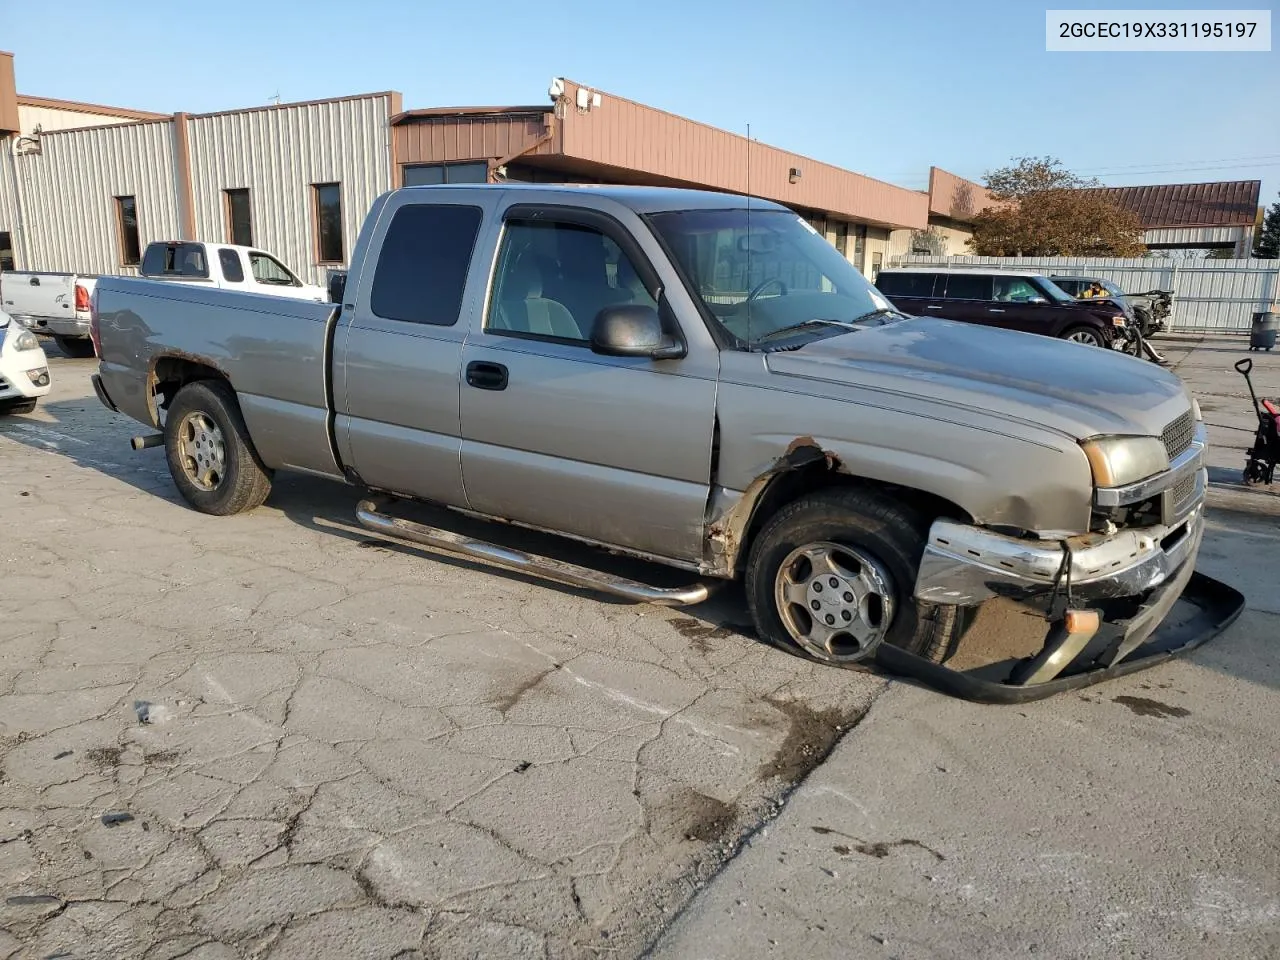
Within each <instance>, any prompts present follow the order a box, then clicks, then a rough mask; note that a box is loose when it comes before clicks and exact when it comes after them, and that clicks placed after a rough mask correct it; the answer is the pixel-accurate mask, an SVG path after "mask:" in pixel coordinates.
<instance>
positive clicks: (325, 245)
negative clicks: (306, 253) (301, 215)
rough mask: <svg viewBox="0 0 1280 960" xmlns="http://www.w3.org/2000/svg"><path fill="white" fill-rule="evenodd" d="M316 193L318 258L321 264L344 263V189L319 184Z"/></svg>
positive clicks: (314, 188)
mask: <svg viewBox="0 0 1280 960" xmlns="http://www.w3.org/2000/svg"><path fill="white" fill-rule="evenodd" d="M312 190H314V191H315V208H316V212H315V217H316V258H317V260H318V262H320V263H342V262H343V259H344V255H343V245H342V187H341V185H340V184H337V183H317V184H316V185H315V186H314V187H312Z"/></svg>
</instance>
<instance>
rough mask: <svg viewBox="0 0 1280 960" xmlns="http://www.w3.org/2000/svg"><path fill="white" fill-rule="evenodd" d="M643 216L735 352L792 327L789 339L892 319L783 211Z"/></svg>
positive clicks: (871, 292)
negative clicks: (731, 339)
mask: <svg viewBox="0 0 1280 960" xmlns="http://www.w3.org/2000/svg"><path fill="white" fill-rule="evenodd" d="M649 221H650V223H652V225H653V227H654V229H655V230H657V232H658V234H659V235H660V236H661V237H662V239H663V240H664V241H665V242H666V244H667V246H668V247H669V249H670V250H671V252H672V254H673V256H674V257H675V259H676V260H677V262H678V263H679V265H680V267H681V269H682V270H683V271H684V274H685V276H686V277H687V278H688V280H689V285H690V287H691V288H692V292H693V293H694V295H695V296H697V297H698V298H699V299H701V301H702V303H703V305H704V306H705V307H706V309H707V312H708V313H710V315H711V316H712V317H714V318H715V320H716V322H717V323H719V325H720V326H721V328H722V329H723V330H725V331H726V332H728V333H729V335H730V336H731V337H732V338H733V339H734V340H735V342H736V344H737V346H738V347H739V348H740V349H742V348H747V349H749V348H751V347H753V346H755V345H757V344H759V343H760V342H761V341H762V340H763V339H765V338H768V337H769V336H770V335H771V334H775V333H777V332H778V331H780V330H784V329H788V328H792V327H795V328H796V335H797V336H800V335H804V336H823V335H825V336H830V335H832V334H833V333H835V334H838V333H840V332H841V331H842V329H844V328H842V327H840V326H839V324H849V323H857V324H858V325H868V324H881V323H886V322H889V321H890V320H892V319H894V317H895V316H897V314H896V313H895V312H894V311H893V308H892V306H891V305H890V304H889V302H888V301H887V300H885V299H884V297H883V296H881V294H880V293H879V291H877V290H876V289H875V288H873V287H872V286H871V284H870V283H868V282H867V280H866V278H865V277H863V276H862V274H861V273H859V272H858V270H857V269H856V268H855V267H854V266H853V264H851V263H850V262H849V261H848V260H846V259H845V258H844V257H843V256H842V255H841V254H840V252H839V251H837V250H836V248H835V247H834V246H832V245H831V244H830V243H828V242H827V241H826V240H824V239H823V238H822V237H821V236H819V235H818V233H817V231H815V230H814V229H813V228H812V227H810V226H809V225H808V224H807V223H805V221H804V220H803V219H801V218H800V217H799V216H797V215H796V214H794V213H791V212H790V211H786V210H752V211H750V212H749V213H748V211H747V210H746V209H745V208H743V209H737V210H687V211H679V212H673V213H658V214H653V215H652V216H650V217H649ZM880 311H889V313H887V314H884V313H879V312H880ZM815 320H820V321H826V322H824V323H813V322H811V321H815ZM799 325H803V326H799ZM776 339H778V338H775V340H776Z"/></svg>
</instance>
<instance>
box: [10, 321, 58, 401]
mask: <svg viewBox="0 0 1280 960" xmlns="http://www.w3.org/2000/svg"><path fill="white" fill-rule="evenodd" d="M48 392H49V361H48V359H47V358H46V357H45V355H44V350H43V349H41V347H40V340H39V338H38V337H37V336H36V335H35V334H34V333H32V332H31V331H30V330H28V329H27V328H26V327H24V326H22V324H20V323H17V322H16V321H14V320H12V319H10V317H9V315H8V314H7V313H2V312H0V415H2V414H6V413H30V412H31V411H32V410H34V409H35V408H36V399H37V398H39V397H43V396H44V395H45V394H46V393H48Z"/></svg>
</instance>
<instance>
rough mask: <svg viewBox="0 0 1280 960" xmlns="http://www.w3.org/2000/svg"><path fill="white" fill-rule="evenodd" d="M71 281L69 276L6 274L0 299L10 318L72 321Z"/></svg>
mask: <svg viewBox="0 0 1280 960" xmlns="http://www.w3.org/2000/svg"><path fill="white" fill-rule="evenodd" d="M75 279H76V278H75V275H74V274H71V273H6V274H4V275H3V277H0V300H3V302H4V309H5V312H6V313H8V314H10V315H11V316H15V317H24V318H25V317H46V318H50V319H52V318H66V319H74V318H75V315H76V313H75V304H76V296H75Z"/></svg>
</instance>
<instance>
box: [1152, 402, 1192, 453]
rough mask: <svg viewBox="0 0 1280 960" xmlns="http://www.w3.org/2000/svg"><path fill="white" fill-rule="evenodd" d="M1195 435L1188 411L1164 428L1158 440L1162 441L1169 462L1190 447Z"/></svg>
mask: <svg viewBox="0 0 1280 960" xmlns="http://www.w3.org/2000/svg"><path fill="white" fill-rule="evenodd" d="M1195 433H1196V424H1195V421H1194V420H1193V419H1192V418H1191V411H1190V410H1188V411H1187V412H1186V413H1184V414H1183V415H1182V416H1180V417H1179V418H1178V419H1177V420H1174V421H1173V422H1172V423H1170V424H1169V425H1168V426H1166V427H1165V428H1164V432H1163V433H1162V434H1160V439H1161V440H1163V441H1164V449H1165V453H1167V454H1168V455H1169V459H1170V460H1172V459H1174V458H1175V457H1177V456H1178V455H1179V454H1181V453H1183V452H1184V451H1185V450H1186V449H1187V447H1189V446H1191V441H1192V439H1194V437H1195Z"/></svg>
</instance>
